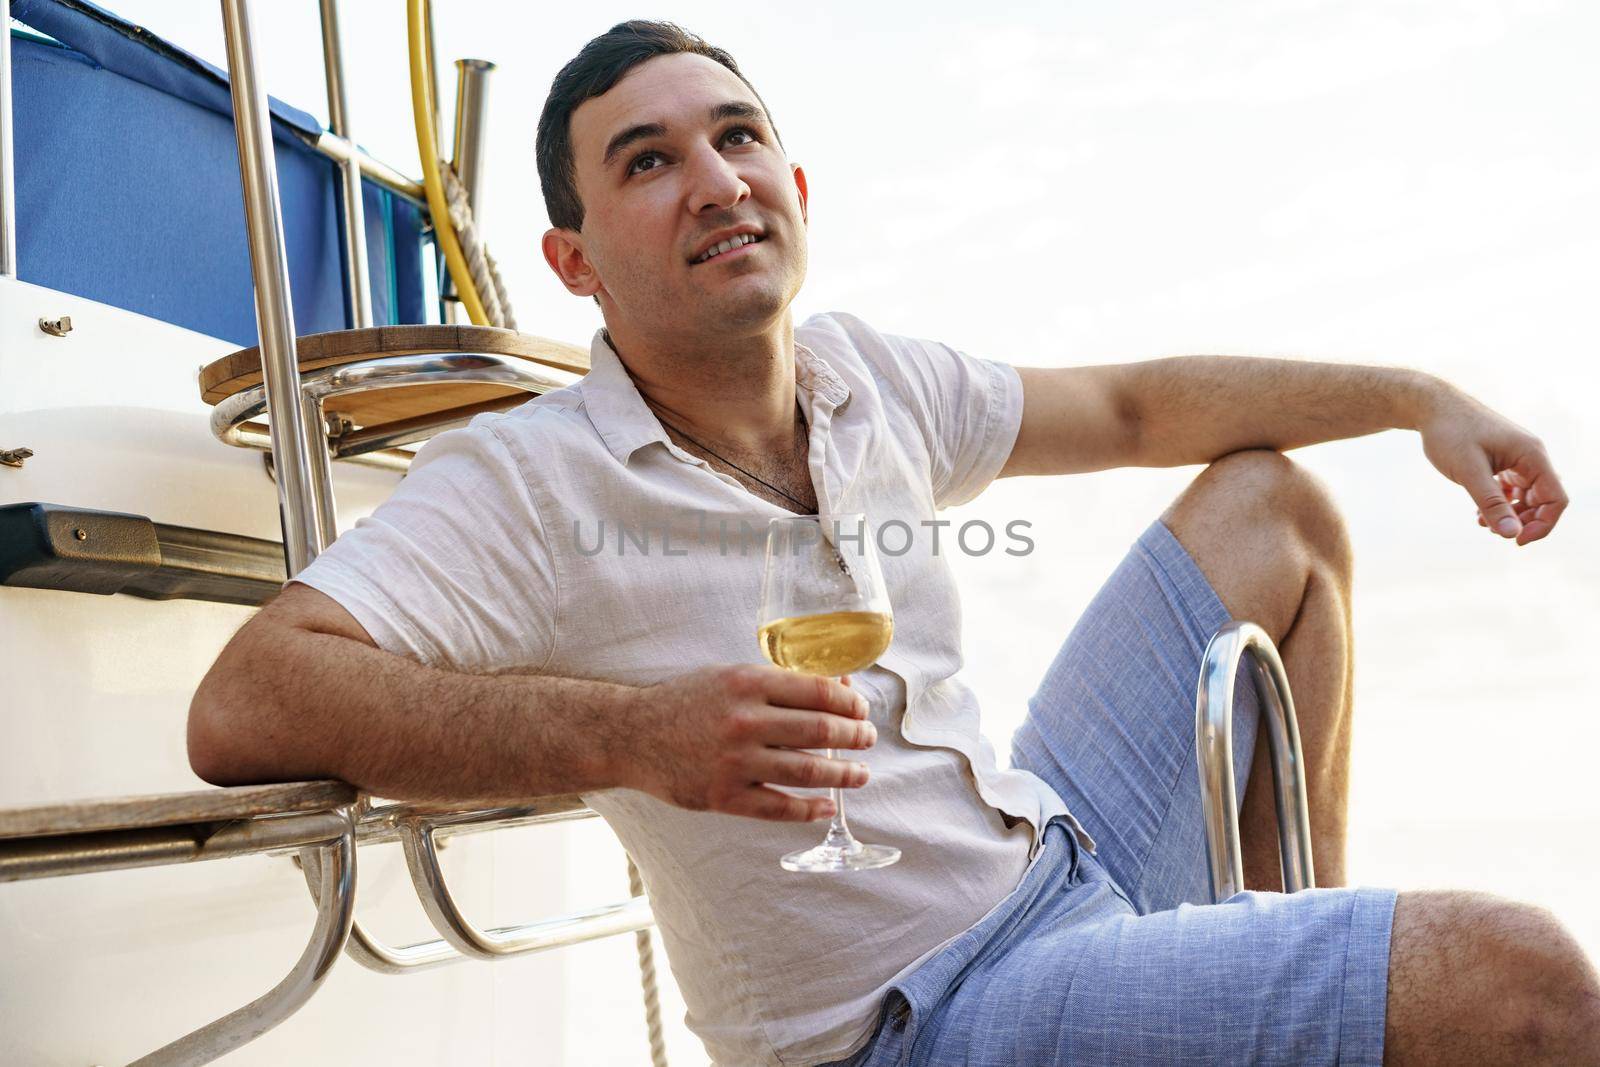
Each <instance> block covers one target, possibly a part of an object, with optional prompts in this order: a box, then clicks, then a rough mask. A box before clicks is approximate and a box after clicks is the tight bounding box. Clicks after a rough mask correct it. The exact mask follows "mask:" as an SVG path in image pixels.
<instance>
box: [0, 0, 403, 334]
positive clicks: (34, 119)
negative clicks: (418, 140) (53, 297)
mask: <svg viewBox="0 0 1600 1067" xmlns="http://www.w3.org/2000/svg"><path fill="white" fill-rule="evenodd" d="M12 16H13V17H14V18H15V19H17V20H18V21H19V22H22V23H24V24H26V25H27V26H29V27H31V28H33V29H36V30H38V31H39V32H41V33H44V34H48V35H49V36H50V37H52V38H54V42H58V43H53V42H44V41H39V40H36V39H34V38H32V37H30V36H28V35H25V34H15V33H14V34H13V39H12V60H13V77H12V93H13V104H12V107H13V113H14V127H15V134H14V144H15V155H16V216H17V267H18V276H19V277H20V278H21V279H22V280H24V281H28V282H33V283H35V284H38V285H43V286H47V287H49V288H52V289H59V290H62V291H65V292H70V293H74V294H77V295H80V296H84V297H87V298H88V299H90V300H96V301H99V302H101V303H106V304H112V305H115V306H117V307H122V308H127V309H128V310H130V311H136V312H139V313H140V314H143V315H149V316H151V317H153V318H158V319H163V320H165V321H167V322H172V323H176V324H177V325H179V326H184V327H187V328H189V329H191V330H198V331H200V332H201V333H206V334H210V335H212V336H214V337H220V338H224V339H226V340H229V341H233V342H235V343H236V344H239V345H241V346H245V345H253V344H255V343H256V337H257V335H256V321H255V304H254V298H253V296H252V290H251V276H250V257H249V251H248V248H247V246H246V243H245V222H244V204H243V199H242V196H241V193H240V184H239V163H238V155H237V149H236V147H235V142H234V135H233V110H232V104H231V103H230V101H229V97H228V83H227V75H226V74H225V73H224V72H222V71H220V70H218V69H217V68H215V67H213V66H211V65H210V64H208V63H206V62H204V61H203V60H200V59H198V58H196V57H194V56H192V55H189V54H188V53H186V52H184V51H182V50H181V49H179V48H176V47H175V46H173V45H171V44H168V43H167V42H165V41H162V40H161V39H159V38H157V37H155V36H153V35H152V34H150V33H149V32H148V31H146V30H144V29H142V28H140V27H137V26H134V25H133V24H132V23H129V22H126V21H124V20H122V19H119V18H117V17H116V16H114V15H112V14H110V13H109V12H107V11H105V10H103V9H101V8H99V7H97V6H95V5H94V4H90V3H86V2H84V0H13V3H12ZM219 18H220V14H219ZM271 109H272V114H273V123H272V125H273V134H274V136H273V142H274V147H275V150H276V154H277V166H278V192H279V195H280V197H281V200H282V205H283V224H284V240H285V243H286V245H287V250H288V257H289V274H290V281H291V287H292V292H293V295H294V316H295V330H296V332H297V333H302V334H305V333H316V332H320V331H324V330H338V329H344V328H346V327H347V326H349V325H350V318H349V309H348V307H347V301H346V299H345V293H344V247H343V241H342V240H341V238H340V234H339V227H340V218H341V213H340V207H339V196H340V182H339V175H338V171H337V167H336V166H335V164H334V163H333V162H332V161H331V160H329V159H328V158H327V157H325V156H323V155H321V154H320V153H318V152H316V151H315V150H314V149H312V148H311V147H309V146H308V145H306V144H305V143H304V142H303V141H302V140H301V139H300V137H299V136H298V135H297V133H296V132H295V131H302V132H305V133H308V134H310V135H312V136H315V135H316V134H317V133H319V132H320V131H321V126H320V124H319V123H318V122H317V120H316V119H315V118H313V117H312V116H311V115H309V114H307V113H305V112H303V111H299V110H296V109H294V108H291V107H289V106H287V105H285V104H283V103H282V102H281V101H277V100H273V101H271ZM363 193H364V204H365V208H366V230H367V250H368V256H369V259H370V262H371V270H372V304H373V320H374V321H375V322H377V323H379V324H384V323H397V322H423V321H426V311H427V308H426V301H425V299H424V295H423V294H424V288H423V278H424V275H423V271H424V270H425V269H431V266H430V265H431V256H425V253H424V248H423V242H424V219H423V216H422V213H421V211H420V210H419V209H418V208H417V206H416V205H414V204H412V203H411V202H410V201H408V200H406V199H405V198H403V197H399V196H395V195H393V194H391V193H389V192H388V191H387V190H385V189H382V188H380V187H379V186H377V185H375V184H373V183H372V182H364V183H363Z"/></svg>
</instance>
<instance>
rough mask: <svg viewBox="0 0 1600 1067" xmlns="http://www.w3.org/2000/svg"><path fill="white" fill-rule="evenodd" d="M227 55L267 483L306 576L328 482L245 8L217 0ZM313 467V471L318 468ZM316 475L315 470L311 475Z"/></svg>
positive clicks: (296, 564) (320, 534)
mask: <svg viewBox="0 0 1600 1067" xmlns="http://www.w3.org/2000/svg"><path fill="white" fill-rule="evenodd" d="M221 4H222V26H223V31H224V36H225V37H226V39H227V48H228V94H229V96H230V97H231V98H232V100H233V123H234V136H235V140H236V141H237V142H238V146H239V180H240V185H241V188H242V190H243V194H244V214H245V230H246V234H247V236H248V239H249V247H250V273H251V275H252V277H253V279H254V281H255V285H254V294H255V304H256V325H257V328H258V330H257V332H258V333H259V334H260V341H261V369H262V377H263V386H264V388H265V395H266V405H267V408H268V409H269V410H270V411H271V419H272V426H271V433H272V457H273V468H274V475H275V476H274V479H273V480H274V481H275V482H276V484H277V486H278V503H279V506H280V507H281V508H282V510H283V516H282V518H283V524H282V525H283V549H284V556H285V562H286V563H287V565H288V573H289V574H290V575H291V576H293V575H295V574H298V573H300V572H301V571H302V570H304V569H305V568H306V565H307V564H309V563H310V562H311V561H312V559H314V558H315V557H316V555H317V553H318V552H320V551H321V550H322V549H323V548H324V547H326V546H327V545H328V544H329V543H330V542H331V541H332V540H333V537H332V535H331V534H330V533H329V530H328V519H329V518H331V516H326V515H324V514H323V511H324V508H325V504H326V499H325V497H326V494H325V493H323V492H322V491H321V487H322V486H324V485H326V484H327V483H328V482H330V481H331V480H332V479H331V476H330V475H328V473H327V471H326V467H327V465H328V459H327V448H326V446H325V444H324V443H323V440H322V424H321V423H320V421H319V422H316V423H314V424H311V425H307V423H308V422H310V421H311V420H309V419H308V418H307V417H306V416H307V412H306V411H305V409H304V407H303V406H302V405H303V400H302V397H301V395H300V381H299V378H298V376H297V373H296V372H297V370H298V364H297V362H296V359H295V332H294V307H293V305H292V304H291V302H290V297H289V262H288V259H287V258H286V256H285V254H284V240H283V216H282V207H281V205H280V203H279V200H278V172H277V165H276V163H275V159H276V156H275V152H274V149H273V144H272V124H271V120H270V119H269V118H268V114H269V113H268V111H267V91H266V88H265V87H264V86H262V84H261V83H260V82H259V81H257V79H256V64H255V34H254V31H253V29H252V26H251V22H250V9H249V4H248V0H221ZM319 459H320V463H319ZM314 466H315V467H320V468H322V469H320V470H314V469H313V468H314Z"/></svg>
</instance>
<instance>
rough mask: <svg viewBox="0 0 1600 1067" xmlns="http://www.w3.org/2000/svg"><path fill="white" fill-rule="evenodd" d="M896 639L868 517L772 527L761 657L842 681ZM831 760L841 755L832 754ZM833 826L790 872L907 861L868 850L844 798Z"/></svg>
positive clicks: (891, 851) (806, 519)
mask: <svg viewBox="0 0 1600 1067" xmlns="http://www.w3.org/2000/svg"><path fill="white" fill-rule="evenodd" d="M893 637H894V615H893V614H892V613H891V612H890V610H889V595H888V592H887V590H886V589H885V588H884V584H883V573H882V571H881V570H880V568H879V566H878V557H877V554H876V553H875V552H874V551H873V548H872V532H871V530H870V529H869V528H868V526H867V519H866V516H865V515H859V514H857V515H835V516H833V517H832V518H831V519H830V520H829V521H828V522H827V523H826V525H824V523H823V521H822V520H821V519H819V518H818V517H817V516H815V515H794V516H786V517H783V518H777V519H773V520H772V521H771V522H770V523H769V524H768V525H767V557H766V571H765V573H764V575H763V577H762V582H761V619H760V621H759V623H758V624H757V630H756V638H757V640H758V641H759V642H760V644H761V653H762V655H764V656H766V657H767V659H769V660H771V661H772V662H773V663H774V664H775V665H777V666H779V667H782V668H784V669H785V670H791V671H799V672H802V673H804V674H822V675H828V676H830V677H838V678H840V679H841V680H843V679H844V678H845V677H847V676H848V675H850V674H851V673H852V672H854V671H859V670H862V669H863V668H866V667H870V666H872V664H873V663H875V662H877V660H878V657H879V656H881V655H883V653H884V650H885V649H887V648H888V647H889V642H890V640H892V639H893ZM827 753H828V757H829V758H830V759H831V758H833V755H834V750H833V749H831V748H830V749H828V750H827ZM830 795H831V796H832V798H833V823H832V825H830V826H829V827H828V836H827V837H826V838H825V839H823V842H822V844H820V845H817V846H816V847H815V848H808V849H803V850H801V851H799V852H791V853H789V854H788V855H787V856H784V857H783V859H782V860H781V861H780V862H781V863H782V864H783V867H784V869H785V870H790V871H862V870H870V869H872V868H874V867H887V866H888V865H889V864H891V863H894V862H895V861H896V860H898V859H899V858H900V850H899V849H897V848H893V847H891V846H889V845H864V844H862V843H861V842H859V841H857V840H856V839H855V838H854V837H853V836H851V834H850V827H849V824H848V823H846V822H845V818H844V791H843V790H841V789H837V788H836V789H833V790H830Z"/></svg>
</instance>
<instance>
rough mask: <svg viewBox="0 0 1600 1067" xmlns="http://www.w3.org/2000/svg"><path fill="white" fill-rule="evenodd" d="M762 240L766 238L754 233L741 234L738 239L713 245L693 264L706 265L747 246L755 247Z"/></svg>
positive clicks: (731, 238)
mask: <svg viewBox="0 0 1600 1067" xmlns="http://www.w3.org/2000/svg"><path fill="white" fill-rule="evenodd" d="M762 240H764V238H761V237H757V236H756V235H755V234H753V233H741V234H739V235H738V236H737V237H730V238H728V239H727V240H726V241H722V242H720V243H718V244H714V245H712V246H711V247H710V248H708V249H706V252H705V254H704V255H702V256H701V257H700V258H699V259H697V260H694V261H693V262H695V263H706V262H709V261H711V260H713V259H716V258H717V257H718V256H723V255H727V254H728V253H729V252H733V251H736V250H737V249H740V248H743V247H744V246H745V245H753V244H756V243H758V242H760V241H762Z"/></svg>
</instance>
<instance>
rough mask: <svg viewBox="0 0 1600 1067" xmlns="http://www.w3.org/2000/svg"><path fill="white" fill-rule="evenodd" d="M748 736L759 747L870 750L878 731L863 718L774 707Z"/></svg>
mask: <svg viewBox="0 0 1600 1067" xmlns="http://www.w3.org/2000/svg"><path fill="white" fill-rule="evenodd" d="M751 736H752V739H753V740H756V741H759V742H761V743H762V744H765V745H781V746H783V747H784V748H871V747H872V744H873V742H875V741H877V739H878V728H877V727H876V726H873V725H872V723H870V722H868V721H867V720H865V719H847V718H845V717H844V716H842V715H828V714H825V713H823V712H817V711H797V710H794V709H791V708H773V709H771V710H770V711H768V712H767V713H766V714H765V716H764V717H763V719H762V720H761V724H760V726H759V728H757V729H755V730H752V731H751Z"/></svg>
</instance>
